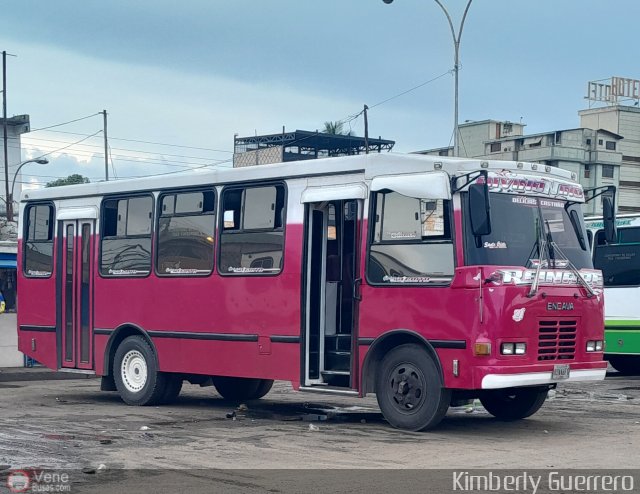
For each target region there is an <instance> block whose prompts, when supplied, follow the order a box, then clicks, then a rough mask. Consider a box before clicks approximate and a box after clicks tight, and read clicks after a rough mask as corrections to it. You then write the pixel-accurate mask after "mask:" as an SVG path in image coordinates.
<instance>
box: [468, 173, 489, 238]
mask: <svg viewBox="0 0 640 494" xmlns="http://www.w3.org/2000/svg"><path fill="white" fill-rule="evenodd" d="M469 214H470V215H471V231H472V232H473V235H474V236H475V237H481V236H483V235H489V234H490V233H491V205H490V204H489V187H488V186H487V184H486V183H484V184H472V185H470V186H469Z"/></svg>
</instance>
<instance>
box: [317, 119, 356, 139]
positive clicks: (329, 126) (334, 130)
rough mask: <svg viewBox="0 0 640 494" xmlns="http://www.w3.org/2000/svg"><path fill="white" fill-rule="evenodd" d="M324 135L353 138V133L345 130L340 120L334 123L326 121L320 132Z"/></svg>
mask: <svg viewBox="0 0 640 494" xmlns="http://www.w3.org/2000/svg"><path fill="white" fill-rule="evenodd" d="M322 132H323V133H325V134H332V135H339V136H355V135H356V134H355V132H353V131H352V130H345V128H344V122H341V121H340V120H336V121H335V122H331V121H327V122H325V123H324V129H323V130H322Z"/></svg>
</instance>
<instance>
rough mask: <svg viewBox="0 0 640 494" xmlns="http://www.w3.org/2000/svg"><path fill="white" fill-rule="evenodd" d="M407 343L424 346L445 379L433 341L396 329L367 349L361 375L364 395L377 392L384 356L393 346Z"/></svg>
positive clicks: (376, 340) (412, 332)
mask: <svg viewBox="0 0 640 494" xmlns="http://www.w3.org/2000/svg"><path fill="white" fill-rule="evenodd" d="M406 344H414V345H417V346H420V347H422V348H423V349H424V350H425V351H426V352H427V354H428V355H429V356H430V357H431V358H432V359H433V361H434V363H435V364H436V367H437V368H438V373H439V374H440V379H442V380H444V374H443V372H442V365H441V364H440V359H439V357H438V354H437V353H436V351H435V349H434V348H433V346H432V345H431V343H429V341H428V340H427V339H426V338H424V337H423V336H421V335H420V334H418V333H416V332H414V331H411V330H408V329H394V330H392V331H389V332H386V333H385V334H383V335H381V336H379V337H378V338H376V339H375V340H374V341H373V343H372V344H371V346H370V347H369V350H368V351H367V354H366V356H365V358H364V363H363V365H362V375H361V384H362V386H361V389H362V395H363V396H366V394H367V393H374V392H375V388H376V376H377V374H378V369H379V368H380V364H381V363H382V359H383V357H384V356H385V355H386V354H387V353H388V352H389V351H391V350H392V349H393V348H395V347H398V346H400V345H406Z"/></svg>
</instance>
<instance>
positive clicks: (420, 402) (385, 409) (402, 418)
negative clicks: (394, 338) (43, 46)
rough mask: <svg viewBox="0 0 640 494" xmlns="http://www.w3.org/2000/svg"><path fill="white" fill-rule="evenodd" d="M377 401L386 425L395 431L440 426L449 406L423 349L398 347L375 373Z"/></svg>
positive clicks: (448, 398) (445, 391)
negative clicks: (386, 422) (395, 428)
mask: <svg viewBox="0 0 640 494" xmlns="http://www.w3.org/2000/svg"><path fill="white" fill-rule="evenodd" d="M376 398H377V399H378V405H379V406H380V410H381V411H382V415H384V418H385V419H387V421H388V422H389V423H390V424H391V425H392V426H393V427H397V428H398V429H406V430H410V431H420V430H427V429H431V428H433V427H435V426H436V425H438V424H439V423H440V421H441V420H442V418H443V417H444V416H445V414H446V413H447V410H448V409H449V404H450V403H451V390H449V389H446V388H444V387H443V383H442V378H441V377H440V372H439V370H438V367H437V365H436V363H435V362H434V360H433V358H432V357H431V356H430V355H429V354H428V353H427V352H426V350H424V349H423V348H422V347H420V346H418V345H413V344H405V345H400V346H398V347H396V348H394V349H393V350H391V351H390V352H389V353H387V354H386V355H385V356H384V358H383V359H382V362H381V364H380V367H379V369H378V375H377V378H376Z"/></svg>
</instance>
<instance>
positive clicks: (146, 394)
mask: <svg viewBox="0 0 640 494" xmlns="http://www.w3.org/2000/svg"><path fill="white" fill-rule="evenodd" d="M113 373H114V380H115V383H116V389H117V390H118V393H120V397H121V398H122V400H123V401H124V402H125V403H126V404H127V405H138V406H145V405H156V404H158V403H160V402H162V399H163V398H164V396H165V392H166V389H167V375H166V374H163V373H162V372H159V371H158V364H157V362H156V358H155V354H154V352H153V349H152V348H151V345H149V343H148V342H147V340H145V339H144V338H143V337H142V336H129V337H128V338H126V339H125V340H124V341H123V342H122V343H120V346H118V349H117V350H116V354H115V358H114V371H113Z"/></svg>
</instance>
